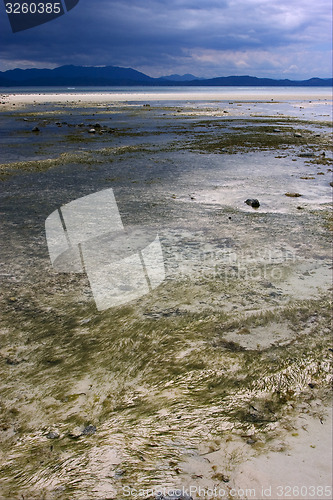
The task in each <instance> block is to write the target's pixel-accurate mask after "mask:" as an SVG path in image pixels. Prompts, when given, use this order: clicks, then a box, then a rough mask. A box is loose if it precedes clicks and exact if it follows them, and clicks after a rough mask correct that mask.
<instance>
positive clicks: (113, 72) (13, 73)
mask: <svg viewBox="0 0 333 500" xmlns="http://www.w3.org/2000/svg"><path fill="white" fill-rule="evenodd" d="M137 85H139V86H182V85H184V86H212V87H214V86H251V87H252V86H255V87H261V86H270V87H281V86H283V87H285V86H288V87H296V86H303V87H313V86H316V87H331V86H332V85H333V79H332V78H316V77H314V78H310V79H309V80H289V79H284V80H274V79H272V78H257V77H255V76H226V77H225V76H221V77H217V78H208V79H205V78H198V77H195V76H194V75H190V74H186V75H169V76H164V77H160V78H152V77H150V76H148V75H145V74H144V73H141V72H140V71H136V70H135V69H131V68H120V67H117V66H104V67H95V66H73V65H70V66H60V67H58V68H55V69H13V70H8V71H0V87H29V86H30V87H48V86H52V87H53V86H54V87H61V86H65V87H68V86H70V87H87V86H96V87H101V86H117V87H118V86H137Z"/></svg>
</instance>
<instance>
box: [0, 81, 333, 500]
mask: <svg viewBox="0 0 333 500" xmlns="http://www.w3.org/2000/svg"><path fill="white" fill-rule="evenodd" d="M273 92H274V90H273ZM307 92H308V91H307V90H306V92H305V94H307V100H308V101H310V100H312V101H314V99H313V97H312V99H311V91H310V90H309V93H307ZM232 96H234V97H232ZM270 96H271V98H273V99H275V98H278V97H279V102H273V103H268V102H264V101H263V100H254V102H251V103H249V102H248V96H245V97H244V99H246V100H245V101H243V103H240V102H226V101H224V100H223V102H218V103H213V102H212V101H211V99H213V97H212V95H210V97H209V101H202V99H201V98H202V96H199V95H197V97H196V94H195V93H193V94H191V101H196V99H197V98H198V102H194V103H193V102H187V101H188V100H189V97H188V96H186V102H185V101H184V100H183V98H184V96H181V95H173V96H172V99H171V98H170V95H169V94H168V95H165V94H149V93H148V94H144V95H142V94H140V96H137V95H131V98H130V101H131V102H127V103H125V102H123V100H124V99H125V98H126V101H127V100H128V99H127V98H128V96H127V95H126V96H125V95H119V101H117V100H116V99H117V98H115V95H114V94H112V96H110V95H107V96H102V95H96V96H91V95H89V96H88V95H87V96H82V95H74V96H73V97H71V96H68V95H55V96H54V97H52V99H50V95H47V96H45V95H42V96H36V95H30V96H17V95H16V96H10V97H9V98H8V100H9V102H8V103H7V104H5V105H3V115H2V120H3V123H4V124H5V127H2V129H3V130H5V132H4V134H3V135H2V136H1V138H0V139H1V141H2V145H3V159H2V163H1V165H0V167H1V176H2V177H1V179H2V180H1V183H2V187H3V190H2V196H1V208H0V209H1V213H2V215H3V222H4V223H3V225H2V229H1V231H2V233H1V241H2V257H1V310H2V319H1V348H0V356H1V380H2V381H3V382H2V385H3V397H2V399H1V416H2V422H3V423H2V427H1V429H0V440H1V444H2V450H3V451H2V454H1V463H2V469H1V476H0V492H1V493H0V498H3V499H6V500H7V499H16V498H21V497H22V495H24V496H25V497H27V498H29V499H30V498H31V499H39V498H46V499H49V498H50V499H51V498H52V499H53V498H60V499H65V498H69V497H70V498H73V499H80V500H82V499H84V500H85V499H88V498H89V499H90V498H96V499H98V498H100V499H102V498H114V499H123V498H130V497H132V498H133V497H136V498H154V495H153V492H156V491H157V490H159V489H162V490H163V488H165V489H166V490H171V489H172V488H180V489H181V488H182V487H184V488H185V491H190V492H191V494H192V496H193V498H205V493H204V491H206V497H207V492H208V490H209V491H211V490H213V489H214V488H218V491H220V493H219V496H218V495H216V498H244V499H245V498H257V499H258V500H259V499H261V498H269V497H270V498H276V495H278V494H279V495H278V497H279V498H295V499H296V498H311V497H316V496H318V497H320V496H321V498H330V496H328V495H327V493H328V487H329V486H330V485H331V482H332V477H331V470H330V469H329V468H328V467H327V459H326V458H325V457H327V456H329V455H330V453H331V440H330V439H329V432H330V428H331V413H330V411H329V408H330V383H331V369H330V367H331V361H332V345H331V330H330V321H331V304H330V296H331V273H332V270H331V247H330V242H331V230H332V219H331V213H330V209H331V204H330V197H331V190H332V188H331V186H330V181H331V180H332V178H331V175H332V170H331V169H332V141H331V137H330V129H329V125H328V123H327V120H328V118H327V117H326V116H322V115H325V114H326V112H324V111H323V109H325V110H326V108H327V104H326V102H327V101H325V100H324V99H326V96H323V95H321V97H320V99H318V101H316V102H311V103H309V102H304V103H302V106H301V108H302V109H300V106H299V105H298V104H299V103H298V102H297V105H296V104H295V102H290V101H288V100H287V99H285V100H284V102H282V103H281V102H280V101H281V100H282V99H281V96H278V93H277V94H276V95H275V94H272V95H271V94H270ZM111 97H112V99H111ZM199 97H200V99H199ZM220 97H221V96H220ZM223 97H224V98H226V99H231V98H232V99H235V94H233V93H230V96H229V94H228V97H226V96H223ZM53 98H54V100H53ZM6 99H7V97H5V100H6ZM95 99H96V100H95ZM155 99H156V100H155ZM178 99H179V101H178ZM214 99H215V96H214ZM216 99H218V100H219V97H217V96H216ZM242 99H243V97H242V96H240V97H239V101H242ZM72 100H73V101H74V103H73V102H72ZM109 100H110V101H109ZM164 100H166V101H167V100H169V101H172V102H170V103H168V102H163V103H159V101H164ZM199 100H200V101H202V102H199ZM35 101H36V102H35ZM79 101H80V102H79ZM143 101H144V102H145V104H147V103H149V104H150V105H149V106H145V105H143V104H142V102H143ZM13 104H16V105H17V107H16V106H14V107H13V106H12V105H13ZM97 104H99V105H97ZM239 104H241V105H240V106H239ZM21 105H22V106H21ZM14 108H15V109H14ZM285 112H286V113H285ZM304 113H305V115H304ZM96 123H98V124H99V125H100V127H96ZM36 126H37V127H38V128H39V132H37V133H35V132H32V129H33V127H36ZM92 127H95V132H94V133H89V130H90V129H91V128H92ZM323 152H325V155H323V154H322V153H323ZM110 187H111V188H112V189H113V190H114V193H115V197H116V200H117V203H118V207H119V210H120V213H121V216H122V219H123V222H124V224H125V225H127V224H128V225H131V226H133V225H134V226H135V227H138V228H141V227H143V228H144V227H146V226H149V227H151V228H152V229H153V230H154V231H155V232H156V233H157V232H158V234H159V237H160V240H161V244H162V248H163V255H164V262H165V269H166V279H165V281H164V283H163V284H162V285H160V287H158V288H157V289H156V290H154V291H153V292H152V293H151V294H148V295H146V296H144V297H142V298H140V299H139V300H137V301H134V302H131V303H129V304H127V305H125V306H119V307H117V308H111V309H109V310H107V311H104V312H103V313H99V312H98V311H96V307H95V304H94V301H93V297H92V294H91V290H90V287H89V283H88V281H87V279H86V277H85V275H81V274H75V275H74V274H65V273H61V274H58V273H56V272H55V271H54V270H53V268H52V267H51V265H50V262H49V256H48V252H47V247H46V241H45V229H44V221H45V219H46V217H47V216H48V215H49V214H50V213H51V212H53V211H54V210H55V209H56V208H58V207H60V206H62V205H63V204H65V203H68V202H70V201H71V200H74V199H76V198H78V197H80V196H84V195H87V194H90V193H93V192H96V191H99V190H101V189H106V188H110ZM287 192H294V193H299V194H300V195H301V196H299V197H288V196H286V195H285V193H287ZM248 197H258V198H259V199H260V203H261V205H260V207H259V209H256V210H255V209H253V208H252V207H249V206H248V205H246V204H245V203H244V201H245V199H246V198H248ZM279 486H282V487H283V491H282V490H281V491H282V493H283V494H280V493H281V491H280V490H278V489H277V488H278V487H279ZM302 486H303V490H301V489H300V488H301V487H302ZM288 487H292V488H294V489H293V490H292V494H291V495H290V491H289V490H288ZM321 487H322V488H323V490H320V488H321ZM190 488H192V489H191V490H189V489H190ZM200 488H201V493H200V490H199V489H200ZM269 488H271V490H270V491H271V495H269ZM297 488H299V489H298V490H297ZM306 488H307V490H306V491H305V489H306ZM310 488H315V495H312V489H311V490H310ZM318 488H319V489H318ZM325 488H326V489H325ZM253 489H255V496H253V494H252V493H253ZM140 491H141V493H140V494H139V493H138V492H140ZM265 491H266V494H265V495H264V492H265ZM135 492H136V493H135ZM274 492H275V497H274ZM321 492H322V495H321ZM305 493H306V495H308V496H305ZM1 495H2V496H1Z"/></svg>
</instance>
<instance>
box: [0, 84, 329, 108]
mask: <svg viewBox="0 0 333 500" xmlns="http://www.w3.org/2000/svg"><path fill="white" fill-rule="evenodd" d="M208 89H210V88H209V87H208ZM297 89H298V92H292V90H290V92H288V93H285V92H279V91H278V90H277V89H276V88H275V87H272V88H270V87H267V88H265V89H264V90H261V91H260V92H259V91H258V90H254V89H251V88H248V89H241V90H239V89H238V90H227V91H225V92H221V91H220V92H219V91H212V90H210V92H209V93H206V94H205V93H203V92H196V91H195V90H193V91H191V92H149V91H147V92H145V91H142V92H141V91H140V92H135V91H123V92H122V91H117V92H102V91H100V92H96V93H92V92H89V93H88V92H85V91H82V92H81V91H76V92H64V93H62V92H55V93H52V92H50V93H49V92H38V91H34V92H31V93H19V92H15V91H13V92H10V91H8V93H7V92H6V91H4V89H2V90H0V94H2V98H5V99H7V101H8V102H7V103H8V104H15V105H25V104H35V103H67V102H77V103H86V104H88V103H91V104H102V103H111V102H126V101H131V102H132V101H134V102H136V101H138V102H142V101H207V100H208V101H222V102H223V101H230V100H237V101H242V102H248V101H249V102H253V101H255V102H267V100H268V102H272V101H275V102H276V101H281V102H287V101H297V102H299V101H311V102H315V101H318V102H322V101H329V102H331V101H332V94H331V91H330V90H328V89H327V90H326V88H325V89H321V90H322V91H321V92H320V93H319V95H318V93H316V92H311V88H310V89H306V90H305V89H304V92H302V93H300V92H299V88H298V87H297Z"/></svg>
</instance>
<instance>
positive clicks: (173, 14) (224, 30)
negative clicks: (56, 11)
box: [1, 0, 331, 77]
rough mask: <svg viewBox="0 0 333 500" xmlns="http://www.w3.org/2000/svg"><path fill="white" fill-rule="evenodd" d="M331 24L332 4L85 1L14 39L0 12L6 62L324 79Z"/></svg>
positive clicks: (321, 0)
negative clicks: (283, 75)
mask: <svg viewBox="0 0 333 500" xmlns="http://www.w3.org/2000/svg"><path fill="white" fill-rule="evenodd" d="M330 19H331V16H330V0H317V1H316V2H313V1H312V0H311V1H310V0H293V1H290V0H289V1H287V0H270V1H267V0H206V1H205V2H204V1H203V0H201V1H198V0H194V1H193V0H168V1H166V0H122V1H112V0H100V1H97V0H95V1H92V0H80V2H79V3H78V5H77V6H76V7H75V8H74V9H73V10H72V11H71V12H69V13H67V14H66V15H64V16H62V17H61V18H58V19H56V20H54V21H52V22H49V23H47V24H45V25H42V26H38V27H36V28H33V29H31V30H27V31H24V32H21V33H15V34H13V33H11V31H10V26H9V23H8V20H7V19H6V16H5V14H4V12H3V10H2V15H1V29H2V43H1V64H2V69H6V68H9V67H15V66H21V67H31V66H39V67H41V66H49V67H52V66H58V65H62V64H85V65H119V66H131V67H134V68H136V69H139V70H143V71H145V72H146V73H148V74H151V75H152V76H158V75H160V74H166V73H168V72H176V71H177V72H192V73H196V74H199V75H207V76H217V75H222V74H227V73H229V74H230V73H233V74H257V75H263V74H266V75H272V76H282V74H283V73H287V75H288V76H291V77H295V76H297V75H299V76H301V77H302V76H312V75H313V74H316V75H318V76H324V77H325V76H330V68H329V61H330V56H329V51H330Z"/></svg>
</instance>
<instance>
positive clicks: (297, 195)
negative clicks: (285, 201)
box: [284, 193, 302, 198]
mask: <svg viewBox="0 0 333 500" xmlns="http://www.w3.org/2000/svg"><path fill="white" fill-rule="evenodd" d="M284 194H285V196H289V198H299V197H300V196H302V195H301V194H300V193H284Z"/></svg>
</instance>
